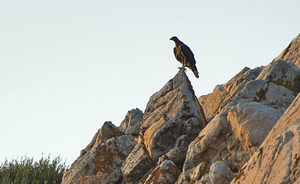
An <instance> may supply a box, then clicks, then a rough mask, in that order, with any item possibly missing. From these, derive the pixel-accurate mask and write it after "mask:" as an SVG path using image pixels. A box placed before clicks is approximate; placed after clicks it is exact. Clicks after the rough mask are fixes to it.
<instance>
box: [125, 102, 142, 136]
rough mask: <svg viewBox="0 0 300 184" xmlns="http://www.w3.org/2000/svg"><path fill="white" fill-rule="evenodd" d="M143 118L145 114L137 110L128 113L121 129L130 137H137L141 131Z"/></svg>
mask: <svg viewBox="0 0 300 184" xmlns="http://www.w3.org/2000/svg"><path fill="white" fill-rule="evenodd" d="M142 118H143V112H142V111H141V110H140V109H138V108H136V109H132V110H130V111H128V112H127V114H126V116H125V118H124V120H123V121H122V122H121V124H120V128H121V129H122V130H123V131H124V132H125V133H126V134H129V135H132V136H136V135H138V134H139V131H140V123H141V121H142Z"/></svg>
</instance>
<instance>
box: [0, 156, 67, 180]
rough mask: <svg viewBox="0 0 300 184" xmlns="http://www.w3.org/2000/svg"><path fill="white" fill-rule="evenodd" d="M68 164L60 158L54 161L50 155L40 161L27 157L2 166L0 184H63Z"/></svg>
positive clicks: (6, 161)
mask: <svg viewBox="0 0 300 184" xmlns="http://www.w3.org/2000/svg"><path fill="white" fill-rule="evenodd" d="M66 169H67V166H66V163H65V162H64V163H62V162H61V158H60V156H58V157H56V158H54V159H53V160H52V161H51V159H50V155H48V157H47V158H43V156H42V157H41V159H40V160H39V161H35V162H34V161H33V158H28V157H27V156H25V157H21V159H20V160H18V159H13V160H11V161H8V160H7V159H5V162H4V163H2V164H1V165H0V184H58V183H61V180H62V176H63V173H64V172H65V170H66Z"/></svg>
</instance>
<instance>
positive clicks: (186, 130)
mask: <svg viewBox="0 0 300 184" xmlns="http://www.w3.org/2000/svg"><path fill="white" fill-rule="evenodd" d="M205 125H206V119H205V117H204V114H203V110H202V108H201V106H200V105H199V103H198V101H197V98H196V96H195V94H194V91H193V88H192V86H191V83H190V81H189V80H188V77H187V76H186V74H185V73H184V71H183V70H181V71H180V72H179V73H178V74H177V75H176V76H175V77H174V78H173V79H171V80H170V81H169V82H168V83H167V84H166V85H165V86H164V87H163V88H162V89H161V90H160V91H158V92H156V93H155V94H154V95H152V96H151V97H150V100H149V102H148V104H147V106H146V109H145V112H144V116H143V120H142V122H141V126H140V129H141V134H142V135H143V143H144V144H145V146H146V148H147V150H148V152H149V155H150V156H151V158H152V159H153V160H154V161H157V160H158V159H159V157H160V156H162V155H164V154H166V153H168V152H169V156H171V157H172V155H174V154H179V155H180V154H181V153H183V155H185V152H186V150H187V145H188V144H189V142H190V141H192V140H193V139H194V138H195V137H196V136H197V135H198V133H199V132H200V130H201V129H203V128H204V127H205ZM184 136H186V137H184ZM183 161H184V158H183V159H182V160H174V162H175V163H176V165H178V166H179V167H180V164H182V163H183Z"/></svg>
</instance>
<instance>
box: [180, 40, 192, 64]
mask: <svg viewBox="0 0 300 184" xmlns="http://www.w3.org/2000/svg"><path fill="white" fill-rule="evenodd" d="M179 48H180V51H181V53H182V55H183V56H184V57H185V58H186V59H187V60H188V61H189V62H192V61H194V63H196V61H195V58H194V54H193V52H192V51H191V49H190V48H189V47H188V46H187V45H185V44H181V45H180V46H179Z"/></svg>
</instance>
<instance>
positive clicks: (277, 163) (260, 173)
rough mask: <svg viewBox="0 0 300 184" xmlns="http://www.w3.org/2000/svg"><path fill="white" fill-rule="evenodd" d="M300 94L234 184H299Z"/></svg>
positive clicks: (235, 179)
mask: <svg viewBox="0 0 300 184" xmlns="http://www.w3.org/2000/svg"><path fill="white" fill-rule="evenodd" d="M299 153H300V94H298V96H297V97H296V99H295V100H294V101H293V103H292V104H291V105H290V107H289V108H288V109H287V110H286V111H285V113H284V114H283V115H282V116H281V118H280V119H279V120H278V122H277V123H276V125H275V126H274V127H273V128H272V130H271V131H270V133H269V135H268V136H267V138H266V139H265V140H264V142H263V143H262V144H261V146H260V147H259V149H258V150H257V151H256V152H255V153H254V155H253V156H252V157H251V158H250V160H249V161H248V162H247V163H246V164H245V165H244V166H243V167H242V168H241V170H240V171H239V173H238V174H237V176H236V177H235V178H234V179H233V180H232V182H231V183H239V184H243V183H245V184H246V183H300V155H299Z"/></svg>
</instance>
